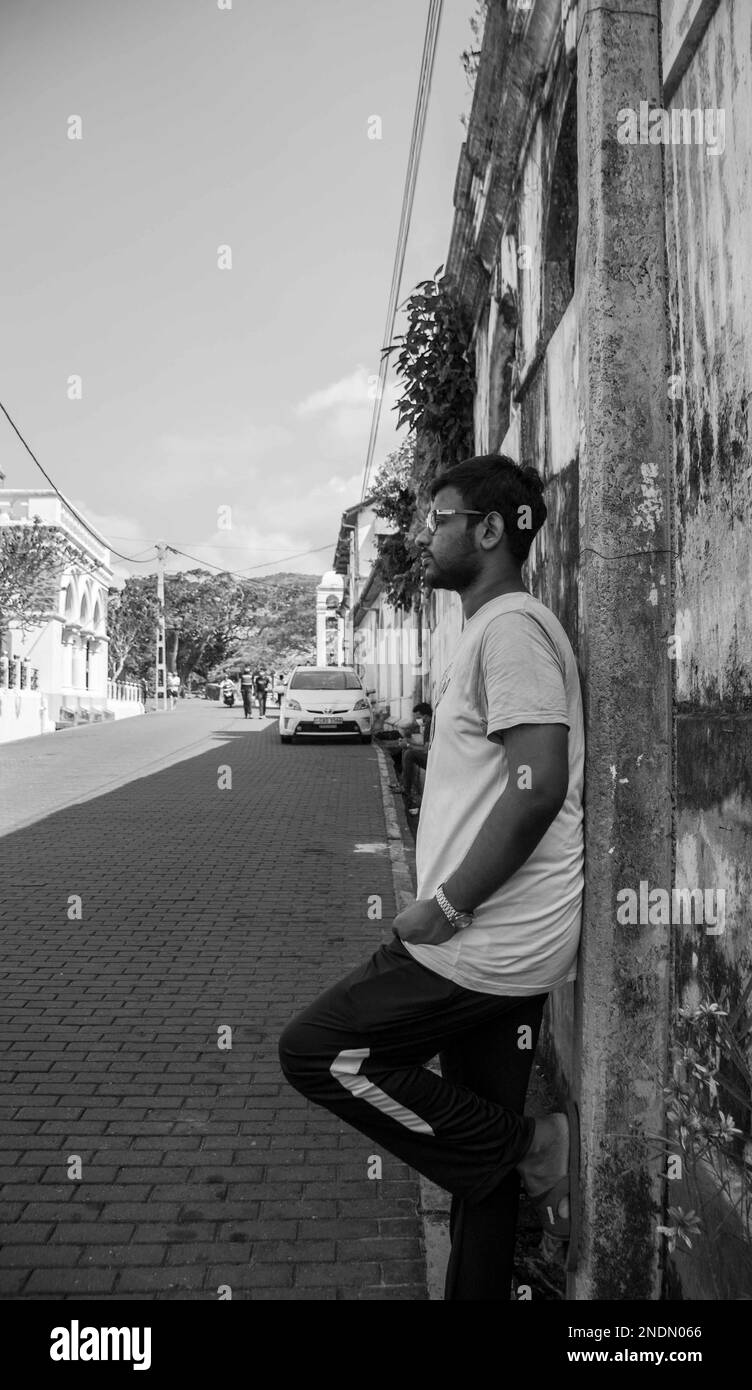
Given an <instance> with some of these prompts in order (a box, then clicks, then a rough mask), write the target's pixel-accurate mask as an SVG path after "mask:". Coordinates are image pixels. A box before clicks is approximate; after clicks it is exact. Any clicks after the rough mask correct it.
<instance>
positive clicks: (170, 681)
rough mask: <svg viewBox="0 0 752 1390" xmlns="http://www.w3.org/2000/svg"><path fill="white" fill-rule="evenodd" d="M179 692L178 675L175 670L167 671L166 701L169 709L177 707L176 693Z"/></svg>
mask: <svg viewBox="0 0 752 1390" xmlns="http://www.w3.org/2000/svg"><path fill="white" fill-rule="evenodd" d="M179 694H180V676H179V675H178V674H177V672H176V671H168V673H167V703H168V705H169V707H170V710H171V711H172V710H174V709H176V708H177V700H178V695H179Z"/></svg>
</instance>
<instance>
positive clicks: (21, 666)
mask: <svg viewBox="0 0 752 1390" xmlns="http://www.w3.org/2000/svg"><path fill="white" fill-rule="evenodd" d="M38 681H39V672H38V670H37V668H36V666H32V664H31V662H30V661H26V660H25V659H23V658H22V657H20V656H13V657H8V656H0V690H14V691H16V693H20V692H21V691H22V690H28V691H29V692H31V691H36V690H37V688H38Z"/></svg>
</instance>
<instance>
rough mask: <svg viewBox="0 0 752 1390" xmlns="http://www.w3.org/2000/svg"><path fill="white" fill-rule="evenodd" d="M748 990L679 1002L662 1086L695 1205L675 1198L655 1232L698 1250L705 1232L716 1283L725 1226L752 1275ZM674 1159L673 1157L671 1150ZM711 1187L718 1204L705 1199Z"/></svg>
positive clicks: (674, 1244) (675, 1245) (676, 1245)
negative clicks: (731, 997) (666, 1082)
mask: <svg viewBox="0 0 752 1390" xmlns="http://www.w3.org/2000/svg"><path fill="white" fill-rule="evenodd" d="M750 994H752V981H750V983H749V985H748V986H747V989H746V990H745V992H744V994H743V996H742V998H741V1000H740V1002H739V1003H738V1004H737V1006H736V1008H734V1009H733V1010H730V1009H728V1008H724V1007H721V1005H720V1004H718V1003H717V1002H716V1001H715V1000H711V999H706V1000H702V1001H700V1002H698V1003H697V1004H696V1005H695V1006H694V1007H691V1008H686V1009H679V1021H678V1028H677V1037H676V1045H675V1049H674V1069H673V1077H672V1081H671V1085H670V1086H668V1087H667V1088H666V1093H665V1094H666V1099H667V1119H668V1121H669V1124H670V1125H671V1126H672V1129H673V1145H672V1146H670V1150H669V1152H670V1153H671V1152H672V1151H673V1153H676V1151H677V1150H678V1152H679V1154H680V1156H681V1165H680V1166H681V1176H682V1177H683V1179H684V1182H685V1185H686V1191H687V1194H688V1196H689V1199H690V1202H691V1204H692V1205H691V1207H690V1208H689V1209H685V1208H684V1207H682V1206H679V1205H673V1204H672V1205H670V1206H669V1207H668V1212H667V1222H666V1224H664V1225H661V1226H659V1227H658V1232H659V1234H661V1235H662V1236H664V1237H665V1238H666V1240H667V1243H668V1249H669V1250H670V1251H671V1252H673V1251H674V1250H679V1251H681V1250H685V1251H693V1250H694V1249H695V1248H696V1247H695V1239H696V1237H698V1236H702V1237H704V1240H703V1245H702V1247H701V1249H702V1252H703V1259H704V1260H705V1261H706V1262H708V1263H709V1266H710V1274H711V1277H712V1278H713V1281H714V1283H716V1285H717V1286H718V1287H719V1288H720V1279H719V1277H718V1276H719V1274H720V1271H718V1270H716V1268H715V1250H716V1245H717V1237H718V1235H719V1233H720V1228H721V1226H723V1227H724V1228H725V1231H726V1232H727V1233H728V1235H729V1237H731V1233H732V1231H733V1232H735V1234H736V1239H737V1241H738V1243H739V1245H738V1248H739V1252H740V1255H741V1254H742V1252H744V1256H743V1259H744V1263H745V1264H746V1268H747V1271H748V1273H749V1275H750V1276H752V1167H751V1166H750V1161H749V1155H748V1152H747V1151H746V1150H747V1149H748V1141H747V1143H745V1138H744V1134H745V1130H746V1132H747V1133H748V1132H749V1129H748V1126H749V1115H750V1099H751V1097H752V1069H751V1068H750V1063H749V1056H748V1044H749V1035H750V1028H749V1026H748V1022H747V1019H746V1015H745V1007H746V1004H747V1001H748V999H749V997H750ZM731 1106H733V1107H734V1112H735V1113H734V1114H732V1113H731V1111H730V1107H731ZM737 1117H738V1118H737ZM672 1161H673V1162H674V1163H676V1159H675V1158H674V1159H673V1160H672V1159H671V1157H669V1163H671V1162H672ZM678 1175H679V1174H678V1172H677V1174H676V1176H678ZM711 1193H715V1194H716V1196H717V1198H718V1199H720V1205H716V1203H715V1202H714V1201H712V1200H711V1201H709V1200H708V1197H709V1194H711ZM719 1296H721V1295H720V1294H719Z"/></svg>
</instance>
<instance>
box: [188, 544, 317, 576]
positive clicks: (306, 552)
mask: <svg viewBox="0 0 752 1390" xmlns="http://www.w3.org/2000/svg"><path fill="white" fill-rule="evenodd" d="M331 548H332V542H331V541H330V542H329V544H328V545H318V546H316V548H315V549H314V550H299V551H298V552H297V554H295V555H282V556H280V559H279V561H277V562H275V563H278V564H282V563H283V562H284V561H285V560H301V559H302V558H303V556H304V555H318V554H319V553H320V551H322V550H331ZM167 549H168V550H170V551H172V554H173V555H182V556H183V558H184V559H185V560H193V561H194V563H195V564H197V565H206V566H208V568H209V569H213V570H218V571H219V573H220V574H229V575H231V576H232V578H234V579H242V578H243V577H244V576H245V575H246V574H251V573H252V571H253V570H262V569H265V568H266V566H267V565H268V564H271V563H272V561H270V560H264V561H263V563H262V564H260V565H249V567H248V569H244V570H228V569H223V568H222V566H221V565H213V564H212V563H211V561H210V560H199V558H198V556H196V555H188V554H186V552H185V551H184V550H178V548H177V546H176V545H168V546H167Z"/></svg>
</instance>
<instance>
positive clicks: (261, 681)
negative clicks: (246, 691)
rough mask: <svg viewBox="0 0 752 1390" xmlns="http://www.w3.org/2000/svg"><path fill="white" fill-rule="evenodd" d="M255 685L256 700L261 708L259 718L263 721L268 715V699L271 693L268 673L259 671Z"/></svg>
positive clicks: (254, 681) (254, 680)
mask: <svg viewBox="0 0 752 1390" xmlns="http://www.w3.org/2000/svg"><path fill="white" fill-rule="evenodd" d="M253 684H254V686H255V689H256V699H257V701H258V707H259V718H260V719H263V718H264V715H265V714H266V697H267V693H268V691H269V677H268V676H267V674H266V671H258V672H257V674H256V675H255V676H254V679H253Z"/></svg>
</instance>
